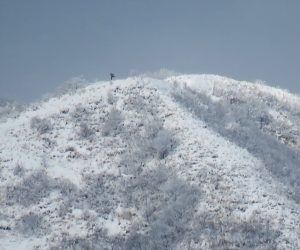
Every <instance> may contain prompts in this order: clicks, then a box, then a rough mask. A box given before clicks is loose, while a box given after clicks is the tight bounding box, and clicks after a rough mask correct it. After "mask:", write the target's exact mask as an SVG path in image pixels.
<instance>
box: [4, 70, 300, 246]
mask: <svg viewBox="0 0 300 250" xmlns="http://www.w3.org/2000/svg"><path fill="white" fill-rule="evenodd" d="M188 93H191V95H190V96H191V98H192V97H197V95H198V94H199V98H202V97H203V96H205V98H208V99H209V100H210V101H203V102H202V103H201V102H200V101H199V100H198V99H197V98H195V100H194V101H193V102H190V101H191V98H189V97H188V96H187V94H188ZM179 95H180V97H178V96H179ZM176 96H177V98H176ZM186 97H187V99H184V98H186ZM203 98H204V97H203ZM188 99H189V100H188ZM179 100H180V101H179ZM203 100H204V99H203ZM205 100H206V99H205ZM187 103H188V104H187ZM191 103H192V104H191ZM218 104H221V105H220V106H224V105H227V106H228V109H225V111H224V109H221V113H222V112H223V113H224V112H227V111H228V110H230V112H229V111H228V112H229V113H230V116H229V115H228V117H227V116H224V114H221V116H220V117H219V113H218V110H217V109H215V110H212V106H211V105H218ZM260 104H261V105H262V107H263V112H262V114H260V117H262V118H259V120H255V121H254V120H251V119H254V118H253V117H256V116H255V115H253V116H251V115H246V114H245V115H244V113H243V112H246V111H245V110H246V109H247V112H248V113H249V114H250V113H251V110H252V108H253V107H254V109H253V110H255V111H257V110H258V111H259V112H260V110H261V106H259V105H260ZM191 105H192V106H191ZM193 105H195V106H193ZM197 105H198V106H199V107H201V110H206V111H205V112H207V116H205V117H203V116H202V113H201V110H200V109H198V106H197ZM232 105H236V106H234V107H233V106H232ZM238 105H240V106H242V105H244V106H243V107H246V109H243V110H242V109H241V110H240V112H241V114H242V113H243V117H242V118H240V117H237V114H239V112H235V111H236V110H237V108H236V107H238ZM246 105H248V106H246ZM227 106H226V107H227ZM216 107H217V106H216ZM218 107H219V106H218ZM232 107H233V108H232ZM247 107H249V109H248V108H247ZM199 110H200V111H199ZM211 110H212V111H211ZM249 110H250V111H249ZM113 112H117V113H118V114H120V117H121V118H120V120H118V119H117V118H111V119H112V120H109V119H110V118H109V117H110V114H112V113H113ZM247 112H246V113H247ZM226 115H227V113H226ZM263 115H264V116H263ZM34 117H38V118H40V119H41V120H43V119H45V122H46V123H49V124H50V126H49V128H48V129H45V131H43V132H41V133H40V132H39V131H38V129H36V128H34V127H33V125H32V120H33V118H34ZM111 117H115V116H111ZM245 117H246V118H245ZM265 117H267V118H268V119H265ZM241 119H244V120H243V121H241ZM153 120H155V122H157V123H159V124H161V125H160V126H161V128H160V129H163V130H164V131H169V132H170V134H171V135H172V138H174V141H176V142H174V146H173V145H172V147H169V146H168V145H165V142H164V140H163V139H160V138H157V137H158V136H157V135H156V137H155V138H154V139H151V140H150V139H149V143H150V142H151V143H156V144H155V145H154V146H148V144H147V143H148V142H145V144H146V146H141V143H143V141H145V140H148V139H145V138H150V135H149V136H148V133H149V134H150V132H149V131H150V129H152V128H153V126H152V127H149V126H148V125H149V124H148V123H150V122H152V121H153ZM221 120H222V121H221ZM246 120H247V122H248V121H249V122H252V123H251V124H252V125H253V127H250V125H248V123H247V124H246V125H244V123H243V122H244V121H245V122H246ZM108 121H110V122H111V124H110V123H108ZM149 121H150V122H149ZM267 121H268V122H267ZM222 122H224V123H222ZM116 123H117V127H116V128H114V126H115V124H116ZM82 124H85V125H86V127H87V131H86V132H87V133H83V132H82ZM224 124H225V125H224ZM223 125H224V126H223ZM252 125H251V126H252ZM105 126H106V127H105ZM155 126H156V125H155ZM155 126H154V127H155ZM157 126H158V125H157ZM218 126H221V128H219V129H218ZM243 126H249V127H247V133H249V134H247V135H250V137H251V135H252V134H251V133H252V131H255V133H254V132H253V137H255V136H257V135H258V134H259V135H261V136H265V137H263V138H267V139H268V141H267V142H266V144H267V147H266V144H264V145H261V143H259V141H258V143H257V145H253V143H252V144H247V143H245V141H244V140H247V138H246V139H245V137H243V135H242V137H237V136H238V133H240V131H242V132H243V131H244V130H238V129H243ZM252 128H253V130H252ZM105 129H106V130H107V129H108V131H109V132H108V133H104V131H105ZM227 131H228V134H230V136H227V134H226V133H227ZM235 131H237V132H235ZM144 134H145V136H144V137H142V138H143V139H142V140H141V141H142V142H141V141H140V140H139V137H141V136H142V135H144ZM158 134H159V133H158ZM167 138H168V137H167ZM260 138H262V137H260ZM250 139H251V138H250ZM165 140H166V141H167V142H169V143H170V141H171V140H168V139H165ZM172 141H173V139H172ZM274 145H275V146H274ZM273 146H274V150H273V151H272V150H271V149H272V148H273ZM163 147H166V150H165V151H163V154H162V155H161V154H160V153H161V152H162V151H161V150H162V148H163ZM163 149H164V148H163ZM146 150H149V152H150V151H151V150H154V151H153V152H154V153H149V154H147V155H145V152H141V153H140V151H146ZM167 151H168V152H167ZM137 152H138V153H137ZM151 152H152V151H151ZM262 152H263V153H262ZM299 152H300V97H299V96H297V95H294V94H291V93H289V92H288V91H285V90H281V89H277V88H272V87H269V86H267V85H263V84H260V83H250V82H244V81H243V82H240V81H236V80H233V79H229V78H226V77H222V76H215V75H180V76H174V77H169V78H167V79H165V80H157V79H152V78H146V77H134V78H128V79H125V80H116V81H113V82H96V83H93V84H90V85H88V86H86V87H84V88H80V89H78V90H76V92H75V93H72V94H71V93H70V94H68V93H67V94H64V95H62V96H58V97H53V98H51V99H49V100H47V101H43V102H40V103H36V104H33V105H31V106H30V107H29V108H27V110H25V111H23V112H22V113H21V114H20V115H19V116H18V117H15V118H8V119H7V120H6V121H5V122H4V123H0V249H5V250H12V249H26V250H27V249H139V248H137V247H136V248H134V247H133V245H134V243H131V242H133V241H130V240H132V239H133V238H134V236H135V237H136V235H138V236H139V237H146V238H141V239H142V240H141V242H143V244H144V243H145V242H146V241H147V240H149V238H147V237H154V236H152V235H156V236H155V237H158V238H159V236H160V235H159V236H157V234H159V233H157V232H158V231H157V230H156V229H155V226H156V224H155V223H157V221H159V218H161V217H160V216H162V214H163V213H165V212H166V213H167V214H168V209H169V210H170V211H171V212H173V208H169V207H167V206H164V199H162V198H159V199H161V200H160V201H159V202H158V203H157V205H156V203H155V202H156V200H155V199H152V198H151V197H161V196H164V197H167V194H166V193H167V191H164V190H167V188H166V186H167V183H169V182H168V180H166V181H165V183H164V184H159V185H161V186H159V187H157V188H155V187H152V188H153V190H154V191H153V192H158V195H157V196H152V195H153V194H152V193H151V192H149V190H148V191H144V190H147V188H148V186H149V187H150V184H145V185H146V188H143V187H145V186H141V187H140V188H138V189H137V191H136V195H135V194H134V193H132V190H136V189H134V187H132V186H131V184H130V183H131V181H133V182H134V181H136V180H139V179H140V180H143V179H142V177H141V176H147V174H149V173H153V172H155V171H158V169H159V168H162V169H166V170H167V171H166V172H167V178H176V180H177V179H178V180H179V181H180V183H183V184H181V185H182V186H184V187H185V188H186V190H194V189H193V188H195V189H197V190H199V195H198V194H197V195H196V198H194V199H195V201H193V203H192V204H193V208H190V207H188V208H184V209H183V211H188V212H186V214H188V215H182V216H183V217H184V219H181V217H180V219H175V220H178V221H182V222H183V223H184V224H185V225H184V229H181V230H182V232H181V233H180V235H182V237H181V238H179V237H176V239H175V240H173V241H167V242H168V243H164V244H165V245H164V246H165V248H161V249H274V247H276V248H277V249H300V193H299V192H300V191H299V187H300V185H299V181H298V182H297V180H294V179H293V178H295V177H297V178H298V177H299V179H300V174H299V173H300V165H297V164H298V163H299V162H300V159H299V158H298V157H299V156H300V153H299ZM268 154H269V155H268ZM278 154H279V155H280V156H278V157H280V158H279V160H278V166H277V165H274V164H272V157H273V156H274V155H278ZM287 154H289V155H287ZM290 155H291V156H290ZM135 157H136V158H135ZM267 157H268V158H267ZM284 157H287V159H291V160H290V161H288V162H286V161H285V160H284V159H285V158H284ZM128 158H129V159H131V158H134V160H133V162H134V163H129V164H127V165H126V164H125V163H124V162H125V160H124V159H126V161H127V160H128ZM135 159H137V160H135ZM280 160H282V162H280ZM136 162H138V163H136ZM130 164H132V165H134V164H140V165H139V167H137V168H136V169H135V168H134V169H132V170H131V169H130V167H131V165H130ZM125 165H126V167H125ZM277 167H278V168H277ZM159 171H160V170H159ZM281 171H283V172H281ZM169 174H170V175H169ZM150 175H151V174H150ZM34 176H36V177H34ZM101 178H102V179H101ZM149 178H150V177H149ZM31 182H34V183H31ZM134 183H136V182H134ZM159 183H160V182H159ZM147 185H148V186H147ZM191 187H192V188H191ZM176 188H177V186H176ZM176 188H174V189H176ZM134 192H135V191H134ZM143 192H145V193H143ZM168 192H169V193H170V192H171V191H168ZM174 192H175V191H174ZM179 192H180V191H179ZM188 192H189V191H188ZM190 192H192V191H190ZM149 193H151V197H150V194H149ZM127 195H128V197H129V198H128V197H125V198H124V196H127ZM135 196H138V198H136V197H135ZM178 197H181V196H180V194H179V196H178ZM130 199H131V200H133V201H135V199H136V200H137V201H140V200H141V203H139V204H136V203H137V202H130V201H128V200H130ZM144 199H145V203H143V202H144ZM148 199H149V200H148ZM172 199H173V198H172ZM178 199H179V198H178ZM125 200H126V201H125ZM165 200H166V202H169V203H168V204H169V205H170V204H171V205H172V204H173V205H172V206H175V205H174V204H177V203H176V202H175V201H174V202H173V201H172V202H173V203H172V202H170V200H171V198H170V200H168V198H166V199H165ZM167 200H168V201H167ZM175 200H176V198H175ZM150 202H151V208H153V207H154V208H153V210H151V211H152V212H151V214H150V215H149V218H150V219H149V218H148V217H147V216H146V215H145V214H147V213H148V212H147V211H148V210H149V209H150V208H149V207H150V205H149V203H150ZM107 204H108V205H107ZM145 204H146V205H145ZM169 205H168V206H169ZM106 206H107V207H106ZM148 208H149V209H148ZM147 209H148V210H147ZM171 212H170V214H171ZM149 213H150V212H149ZM32 214H33V215H34V216H32V217H30V215H32ZM183 214H185V213H183ZM151 216H152V217H151ZM185 216H186V217H185ZM26 218H29V219H26ZM152 220H153V221H155V222H152ZM172 223H173V222H172ZM172 223H171V224H168V227H169V228H171V230H173V227H172V225H174V224H172ZM201 226H203V230H202V229H201ZM186 228H188V229H186ZM174 230H175V229H174ZM185 230H186V231H185ZM247 230H249V232H248V231H247ZM251 230H252V231H251ZM154 231H155V233H153V232H154ZM250 231H251V232H250ZM99 232H101V233H99ZM256 232H258V233H257V234H256ZM95 235H97V237H98V238H97V237H96V236H95ZM149 235H150V236H149ZM174 235H176V234H174ZM191 235H192V236H191ZM266 235H267V236H266ZM101 237H102V238H101ZM167 237H168V236H166V237H165V238H167ZM249 237H250V238H249ZM251 237H253V239H255V240H253V242H254V241H256V242H257V243H255V245H253V246H251V244H250V243H244V244H245V245H243V242H244V241H245V240H247V239H250V241H252V238H251ZM263 237H265V238H264V239H267V240H265V241H263V240H260V238H263ZM268 237H270V239H271V240H270V239H268ZM165 238H163V237H161V238H159V239H158V240H157V242H159V241H160V239H161V241H163V239H165ZM78 239H79V240H78ZM117 239H119V240H118V241H117ZM129 239H130V240H129ZM150 239H151V238H150ZM97 240H98V241H97ZM271 241H272V242H271ZM82 242H83V243H82ZM99 242H100V243H101V244H102V245H101V246H100V243H99ZM104 242H106V243H104ZM116 242H119V243H118V244H119V245H117V243H116ZM120 242H121V243H120ZM155 242H156V241H155ZM222 242H223V243H222ZM105 244H106V245H105ZM130 244H132V245H130ZM149 244H150V243H149ZM153 244H154V243H153ZM157 244H159V243H157ZM166 244H170V245H168V246H167V245H166ZM247 244H248V245H247ZM249 244H250V245H249ZM113 246H115V248H113ZM97 247H98V248H97ZM109 247H111V248H109ZM118 247H119V248H118ZM147 247H148V248H146V247H143V245H142V248H141V249H154V247H153V245H147Z"/></svg>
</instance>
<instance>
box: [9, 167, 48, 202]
mask: <svg viewBox="0 0 300 250" xmlns="http://www.w3.org/2000/svg"><path fill="white" fill-rule="evenodd" d="M51 188H52V183H51V180H50V179H49V178H48V176H47V175H46V173H45V172H44V171H37V172H34V173H33V174H31V175H30V176H27V177H25V178H24V179H23V180H22V181H21V182H20V183H19V184H17V185H16V186H8V187H7V190H6V200H7V202H8V203H18V204H21V205H23V206H26V207H27V206H30V205H31V204H37V203H39V202H40V200H41V199H42V198H44V197H46V196H48V195H49V194H50V192H51Z"/></svg>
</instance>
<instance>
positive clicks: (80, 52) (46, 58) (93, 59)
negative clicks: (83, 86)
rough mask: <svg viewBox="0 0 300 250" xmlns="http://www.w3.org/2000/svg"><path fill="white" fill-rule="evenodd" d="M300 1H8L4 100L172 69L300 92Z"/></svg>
mask: <svg viewBox="0 0 300 250" xmlns="http://www.w3.org/2000/svg"><path fill="white" fill-rule="evenodd" d="M299 46H300V1H299V0H251V1H242V0H227V1H225V0H219V1H217V0H206V1H204V0H203V1H202V0H147V1H146V0H48V1H46V0H26V1H25V0H0V96H6V97H11V98H16V99H18V100H21V101H26V102H27V101H33V100H36V99H38V98H40V97H41V96H42V95H43V94H45V93H47V92H50V91H53V89H54V88H55V87H56V86H57V85H59V84H61V83H62V82H64V81H66V80H68V79H70V78H72V77H74V76H79V75H83V76H84V77H85V78H86V79H88V80H94V79H105V78H108V74H109V72H111V71H112V72H114V73H115V74H116V75H117V76H118V77H119V78H120V77H126V76H128V75H129V73H130V71H131V70H136V71H138V72H145V71H156V70H159V69H160V68H168V69H171V70H175V71H179V72H183V73H212V74H220V75H225V76H228V77H232V78H235V79H238V80H255V79H262V80H265V81H267V83H269V84H271V85H275V86H281V87H283V88H288V89H290V90H291V91H292V92H297V93H300V80H299V75H298V73H299V71H300V48H299Z"/></svg>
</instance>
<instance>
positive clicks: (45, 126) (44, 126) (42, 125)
mask: <svg viewBox="0 0 300 250" xmlns="http://www.w3.org/2000/svg"><path fill="white" fill-rule="evenodd" d="M30 128H32V129H34V130H36V131H37V132H38V133H39V134H45V133H48V132H49V131H51V130H52V124H51V122H50V120H48V119H46V118H44V119H41V118H39V117H38V116H35V117H32V118H31V120H30Z"/></svg>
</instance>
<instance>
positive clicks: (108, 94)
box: [107, 89, 117, 105]
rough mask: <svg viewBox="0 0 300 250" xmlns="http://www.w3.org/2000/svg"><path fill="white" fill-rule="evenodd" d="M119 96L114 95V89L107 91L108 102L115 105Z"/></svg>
mask: <svg viewBox="0 0 300 250" xmlns="http://www.w3.org/2000/svg"><path fill="white" fill-rule="evenodd" d="M116 100H117V98H116V97H115V96H114V95H113V93H112V90H111V89H110V90H108V91H107V102H108V104H110V105H113V104H114V103H115V102H116Z"/></svg>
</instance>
